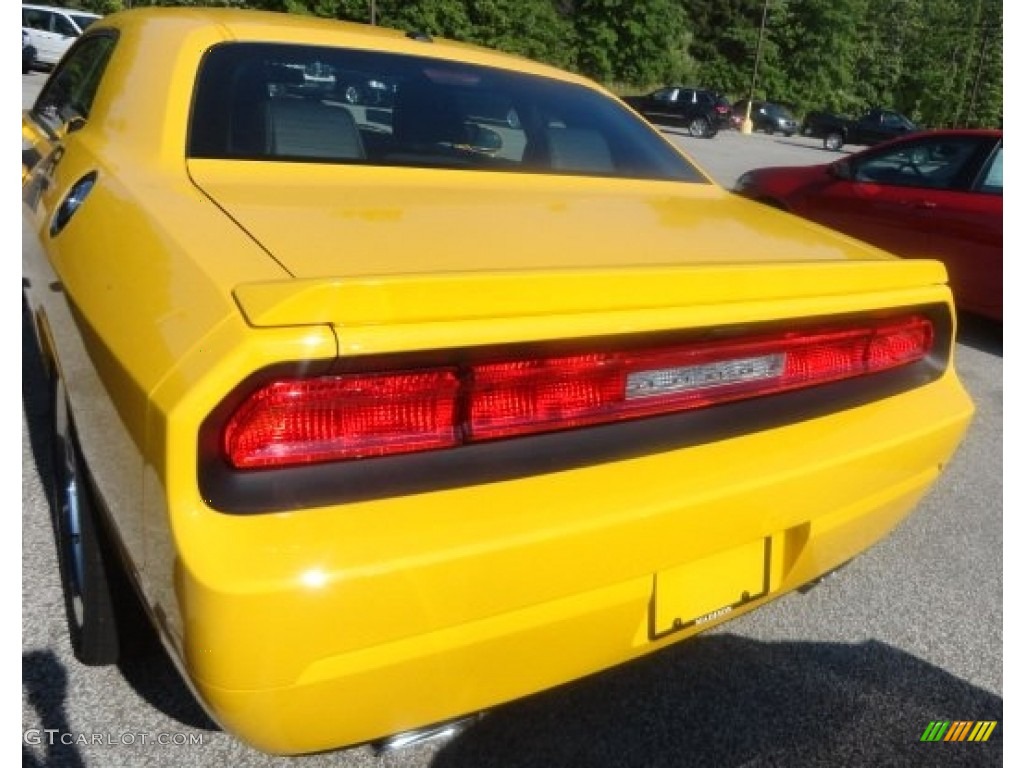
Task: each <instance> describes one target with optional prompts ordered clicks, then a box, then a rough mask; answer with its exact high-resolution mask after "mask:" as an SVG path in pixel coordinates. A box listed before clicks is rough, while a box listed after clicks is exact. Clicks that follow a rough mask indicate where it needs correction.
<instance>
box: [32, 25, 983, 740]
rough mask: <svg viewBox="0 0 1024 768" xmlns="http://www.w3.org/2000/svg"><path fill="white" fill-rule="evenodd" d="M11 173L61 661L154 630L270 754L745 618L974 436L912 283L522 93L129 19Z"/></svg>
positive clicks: (244, 735)
mask: <svg viewBox="0 0 1024 768" xmlns="http://www.w3.org/2000/svg"><path fill="white" fill-rule="evenodd" d="M22 137H23V167H22V176H23V206H22V215H23V244H24V245H23V270H24V284H25V286H26V287H25V294H26V297H27V306H28V311H29V313H30V316H31V319H32V323H33V325H34V330H35V333H36V337H37V339H38V343H39V349H40V352H41V355H42V358H43V360H44V363H45V364H46V368H47V370H48V373H49V374H50V377H51V382H52V396H53V420H52V421H53V435H52V438H53V445H54V456H55V460H54V471H53V477H52V478H51V483H50V484H51V485H52V489H53V494H52V496H53V498H52V508H53V514H54V517H55V530H56V533H57V535H56V540H57V549H58V552H59V558H58V559H59V562H60V568H61V579H62V584H63V587H64V591H65V594H66V604H67V605H66V607H67V618H68V625H69V629H70V636H71V640H72V645H73V648H74V650H75V653H76V655H77V657H78V658H79V659H80V660H81V661H82V662H84V663H86V664H100V663H109V662H112V661H114V660H116V659H117V657H118V654H119V652H121V651H122V650H123V649H124V647H125V641H126V639H130V638H131V637H132V635H133V633H135V632H137V631H138V626H137V625H134V624H133V623H132V622H133V620H134V619H133V617H136V616H137V617H141V618H143V619H144V620H146V621H149V622H151V623H152V625H153V626H154V627H155V628H156V630H157V633H158V635H159V637H160V638H161V640H162V643H163V645H164V646H165V647H166V649H167V652H168V653H169V654H170V656H171V658H172V659H173V660H174V662H175V664H176V665H177V666H178V668H179V669H180V671H181V673H182V675H183V676H184V678H185V679H186V681H187V682H188V683H189V685H190V686H191V688H192V689H193V690H194V692H195V694H196V696H197V698H198V699H199V700H200V701H201V702H202V703H203V705H204V706H205V707H206V708H207V710H208V711H209V713H210V714H211V716H212V717H213V718H214V719H215V720H216V721H217V722H218V723H219V724H220V725H222V726H223V727H224V728H225V729H227V730H228V731H230V732H232V733H234V734H236V735H237V736H238V737H239V738H241V739H243V740H245V741H247V742H249V743H250V744H252V745H254V746H256V747H258V748H260V749H262V750H266V751H268V752H272V753H301V752H311V751H317V750H324V749H331V748H336V747H342V746H346V745H352V744H357V743H363V742H367V741H378V740H381V739H384V738H386V737H389V736H393V735H395V734H406V733H410V732H411V733H412V734H416V733H419V732H424V729H429V728H430V727H432V726H435V725H436V724H439V723H441V724H443V723H446V722H449V721H453V720H456V719H458V718H462V717H465V716H467V715H470V714H472V713H476V712H479V711H482V710H485V709H487V708H489V707H493V706H496V705H498V704H500V703H502V702H507V701H510V700H513V699H516V698H518V697H522V696H525V695H527V694H530V693H533V692H536V691H540V690H543V689H545V688H549V687H551V686H555V685H558V684H560V683H564V682H567V681H570V680H573V679H576V678H580V677H581V676H584V675H588V674H590V673H593V672H595V671H597V670H601V669H605V668H608V667H610V666H613V665H616V664H619V663H622V662H624V661H626V660H628V659H632V658H635V657H637V656H640V655H643V654H647V653H651V652H654V651H657V650H658V649H661V648H664V647H665V646H666V645H668V644H671V643H675V642H678V641H680V640H684V639H686V638H688V637H690V636H692V635H694V634H695V633H697V632H700V631H702V630H704V629H707V628H709V627H713V626H716V625H718V624H720V623H721V622H723V621H726V620H728V619H731V618H734V617H736V616H739V615H741V614H743V613H744V612H746V611H749V610H751V609H754V608H757V607H758V606H761V605H763V604H765V603H766V602H768V601H770V600H772V599H774V598H776V597H778V596H780V595H782V594H784V593H785V592H787V591H789V590H792V589H794V588H796V587H798V586H801V585H804V584H806V583H808V582H810V581H812V580H814V579H816V578H818V577H820V576H821V575H823V574H825V573H827V572H829V571H831V570H832V569H834V568H836V567H837V566H839V565H841V564H842V563H844V562H845V561H847V560H848V559H850V558H851V557H853V556H855V555H857V554H858V553H860V552H862V551H863V550H864V549H865V548H867V547H869V546H870V545H872V544H873V543H875V542H876V541H878V540H879V539H880V538H881V537H883V536H885V535H886V534H887V533H888V532H889V531H890V530H891V529H892V528H893V527H894V526H895V525H896V524H897V523H899V521H900V520H901V519H902V518H903V517H904V516H905V515H907V514H908V513H909V511H910V510H911V509H912V508H913V507H914V505H915V503H916V502H917V501H918V499H919V498H920V497H921V496H922V494H924V493H925V492H926V491H927V490H928V488H929V487H930V486H931V485H932V483H933V482H934V481H935V479H936V477H937V476H938V474H939V473H940V472H941V471H942V468H943V465H944V464H945V463H946V462H947V460H948V459H949V457H950V455H951V454H952V453H953V451H954V450H955V448H956V446H957V444H958V442H959V441H960V439H961V437H962V436H963V434H964V431H965V429H966V428H967V425H968V423H969V421H970V418H971V414H972V404H971V402H970V400H969V399H968V397H967V395H966V394H965V392H964V390H963V388H962V387H961V385H960V383H959V382H958V380H957V377H956V374H955V372H954V368H953V350H954V333H955V320H954V314H953V305H952V302H951V298H950V292H949V289H948V287H947V286H946V274H945V272H944V270H943V267H942V266H941V264H939V263H937V262H933V261H927V260H914V261H902V260H898V259H895V258H892V257H890V256H889V255H887V254H885V253H883V252H881V251H878V250H876V249H873V248H871V247H869V246H867V245H864V244H861V243H858V242H856V241H853V240H851V239H848V238H845V237H843V236H840V235H837V234H834V233H831V232H829V231H827V230H825V229H823V228H820V227H818V226H816V225H814V224H811V223H808V222H804V221H801V220H798V219H796V218H794V217H790V216H787V215H785V214H783V213H780V212H777V211H774V210H771V209H768V208H766V207H764V206H760V205H758V204H756V203H753V202H749V201H745V200H742V199H739V198H737V197H735V196H733V195H731V194H730V193H728V192H726V191H725V190H723V189H722V188H720V187H719V186H717V185H715V184H714V183H712V182H711V181H710V180H709V179H708V177H707V176H706V175H705V174H704V173H703V172H702V171H701V170H700V169H699V168H698V167H696V166H695V165H694V164H693V163H692V162H691V161H690V160H689V159H688V158H687V157H685V156H684V155H683V154H682V153H681V152H680V151H679V150H677V149H676V148H675V147H674V146H673V145H671V144H670V143H669V142H668V141H666V140H665V139H663V138H662V137H661V136H660V134H659V133H658V132H657V131H656V130H655V129H653V128H652V127H650V126H649V125H648V124H647V123H646V122H645V121H644V120H643V119H642V118H641V117H639V116H638V115H637V114H636V113H634V112H633V111H632V110H631V109H630V108H629V107H627V106H626V105H625V104H623V103H622V102H621V101H619V100H618V99H616V98H615V97H614V96H612V95H611V94H609V93H608V92H606V91H604V90H603V89H601V88H600V87H598V86H597V85H595V84H594V83H592V82H590V81H588V80H586V79H584V78H581V77H577V76H575V75H571V74H568V73H565V72H561V71H558V70H555V69H552V68H550V67H547V66H543V65H541V64H536V63H533V62H530V61H528V60H525V59H522V58H519V57H513V56H506V55H501V54H498V53H494V52H491V51H487V50H483V49H480V48H477V47H473V46H467V45H461V44H456V43H451V42H445V41H441V40H435V39H432V38H431V37H430V36H428V35H425V34H406V33H403V32H400V31H394V30H385V29H379V28H373V27H364V26H360V25H353V24H345V23H340V22H333V21H324V20H314V19H310V18H302V17H296V16H287V15H279V14H269V13H258V12H251V11H238V10H209V9H144V10H133V11H127V12H124V13H118V14H114V15H111V16H109V17H107V18H105V19H103V20H101V21H98V22H96V23H95V24H94V25H92V26H90V28H89V29H88V31H87V32H86V33H85V34H84V35H83V36H82V37H81V38H80V39H79V41H78V42H77V43H76V44H75V46H74V47H73V48H72V49H71V50H70V51H69V53H68V55H67V56H66V57H65V58H64V60H63V61H62V62H61V63H60V65H59V66H58V67H57V68H56V69H55V71H54V72H53V74H52V75H51V77H50V78H49V80H48V81H47V83H46V85H45V86H44V88H43V90H42V92H41V93H40V95H39V98H38V100H37V101H36V103H35V105H34V106H33V107H32V109H30V110H28V111H27V112H26V113H25V114H24V118H23V123H22ZM723 240H727V241H728V242H730V243H732V244H733V245H734V246H735V247H731V248H728V249H722V248H721V247H720V244H721V243H722V241H723ZM133 606H134V608H133ZM137 608H141V609H142V610H136V609H137Z"/></svg>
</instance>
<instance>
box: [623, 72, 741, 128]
mask: <svg viewBox="0 0 1024 768" xmlns="http://www.w3.org/2000/svg"><path fill="white" fill-rule="evenodd" d="M623 101H625V102H626V103H627V104H629V106H631V107H632V108H633V109H635V110H636V111H637V112H639V113H640V114H641V115H643V116H644V117H645V118H646V119H648V120H650V121H651V122H652V123H655V124H658V125H671V126H677V127H680V128H687V129H689V131H690V133H691V134H693V135H694V136H698V137H701V138H705V139H710V138H714V136H715V135H716V134H717V133H718V132H719V131H720V130H722V129H724V128H728V127H729V121H730V118H731V115H732V107H731V106H730V104H729V100H728V99H726V98H725V97H724V96H722V95H721V94H720V93H716V92H715V91H709V90H707V89H703V88H687V87H683V86H678V85H669V86H665V87H664V88H659V89H658V90H656V91H652V92H651V93H648V94H646V95H644V96H626V97H624V99H623Z"/></svg>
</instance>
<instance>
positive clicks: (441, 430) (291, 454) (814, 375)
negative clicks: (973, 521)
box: [224, 315, 934, 469]
mask: <svg viewBox="0 0 1024 768" xmlns="http://www.w3.org/2000/svg"><path fill="white" fill-rule="evenodd" d="M933 339H934V330H933V328H932V324H931V323H930V322H929V321H928V320H927V319H926V318H924V317H922V316H917V315H915V316H911V317H907V318H901V319H899V320H895V321H882V322H879V323H877V324H870V325H862V326H858V327H853V328H843V329H829V330H812V331H799V332H792V333H778V334H772V335H764V336H758V337H754V338H750V339H740V340H735V339H734V340H728V341H721V342H718V341H716V342H703V343H698V344H688V345H681V346H673V347H657V348H649V349H640V350H623V351H610V352H599V353H590V354H580V355H566V356H546V357H544V356H538V357H530V358H525V359H515V360H506V361H501V362H493V363H475V364H467V365H465V366H462V367H461V368H455V367H448V368H431V369H426V370H420V371H406V372H396V373H367V374H345V375H341V376H326V377H321V378H314V379H298V380H288V381H278V382H274V383H272V384H268V385H266V386H264V387H262V388H261V389H259V390H257V391H256V392H255V393H254V394H253V395H252V396H250V397H249V398H248V399H247V400H246V401H245V402H244V403H243V405H242V406H241V407H240V408H239V409H238V410H237V411H235V413H234V415H233V416H232V417H231V419H230V420H229V422H228V425H227V427H226V429H225V431H224V450H225V453H226V455H227V457H228V460H229V461H230V462H231V464H233V465H234V466H235V467H237V468H242V469H245V468H254V467H272V466H287V465H294V464H305V463H311V462H320V461H330V460H338V459H353V458H361V457H368V456H385V455H392V454H399V453H409V452H413V451H425V450H431V449H437V448H447V447H451V446H455V445H459V444H462V443H467V442H474V441H483V440H493V439H497V438H503V437H512V436H515V435H525V434H531V433H537V432H551V431H555V430H561V429H569V428H572V427H579V426H585V425H591V424H602V423H608V422H614V421H621V420H624V419H632V418H639V417H642V416H653V415H657V414H664V413H672V412H676V411H682V410H687V409H692V408H701V407H705V406H709V405H716V404H719V403H725V402H729V401H732V400H738V399H745V398H750V397H758V396H762V395H769V394H774V393H777V392H784V391H788V390H792V389H797V388H802V387H808V386H813V385H816V384H824V383H826V382H831V381H838V380H840V379H846V378H851V377H854V376H861V375H864V374H869V373H876V372H879V371H883V370H887V369H890V368H894V367H897V366H900V365H905V364H907V363H912V362H915V361H918V360H921V359H922V358H924V357H925V355H927V354H928V352H929V351H930V350H931V347H932V343H933Z"/></svg>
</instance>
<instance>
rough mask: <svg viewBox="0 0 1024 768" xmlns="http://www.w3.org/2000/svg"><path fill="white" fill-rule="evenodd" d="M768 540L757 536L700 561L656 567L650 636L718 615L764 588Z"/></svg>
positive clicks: (768, 554)
mask: <svg viewBox="0 0 1024 768" xmlns="http://www.w3.org/2000/svg"><path fill="white" fill-rule="evenodd" d="M770 565H771V539H770V538H764V539H757V540H755V541H752V542H750V543H748V544H744V545H742V546H739V547H735V548H733V549H728V550H725V551H724V552H719V553H716V554H714V555H711V556H709V557H705V558H703V559H701V560H695V561H693V562H690V563H686V564H684V565H680V566H676V567H675V568H668V569H666V570H663V571H658V572H657V573H656V574H655V575H654V597H653V598H652V600H651V635H652V637H655V638H656V637H660V636H662V635H666V634H669V633H671V632H678V631H680V630H683V629H686V628H688V627H691V626H694V625H695V624H703V623H705V622H708V621H712V620H714V619H717V618H721V617H722V616H725V615H727V614H729V613H731V612H732V610H733V609H734V608H736V607H737V606H740V605H743V604H744V603H746V602H749V601H751V600H756V599H757V598H759V597H763V596H764V595H766V594H767V593H768V588H769V586H768V585H769V581H768V579H769V573H770Z"/></svg>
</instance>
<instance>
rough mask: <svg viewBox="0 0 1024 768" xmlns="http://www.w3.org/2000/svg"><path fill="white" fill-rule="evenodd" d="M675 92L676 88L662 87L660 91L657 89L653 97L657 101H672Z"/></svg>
mask: <svg viewBox="0 0 1024 768" xmlns="http://www.w3.org/2000/svg"><path fill="white" fill-rule="evenodd" d="M675 92H676V89H675V88H662V89H661V90H660V91H655V92H654V96H653V97H652V98H653V99H654V100H655V101H672V99H673V96H674V95H675Z"/></svg>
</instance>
